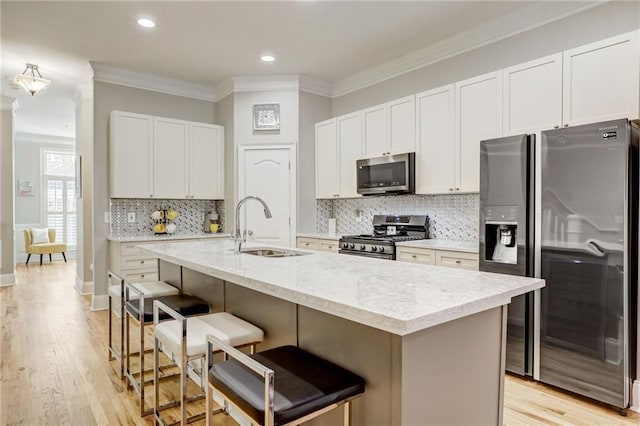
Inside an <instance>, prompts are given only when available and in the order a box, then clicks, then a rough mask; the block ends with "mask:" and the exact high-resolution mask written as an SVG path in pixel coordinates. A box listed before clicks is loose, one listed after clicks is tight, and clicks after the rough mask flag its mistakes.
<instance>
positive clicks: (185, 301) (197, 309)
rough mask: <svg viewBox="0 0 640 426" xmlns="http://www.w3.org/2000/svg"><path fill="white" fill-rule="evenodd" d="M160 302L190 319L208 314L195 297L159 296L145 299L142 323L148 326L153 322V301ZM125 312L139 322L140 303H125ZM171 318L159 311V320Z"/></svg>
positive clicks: (205, 304)
mask: <svg viewBox="0 0 640 426" xmlns="http://www.w3.org/2000/svg"><path fill="white" fill-rule="evenodd" d="M154 300H160V301H161V302H163V303H164V304H166V305H167V306H168V307H170V308H171V309H173V310H174V311H176V312H178V313H179V314H180V315H182V316H185V317H190V316H194V315H202V314H208V313H209V305H208V304H207V303H206V302H205V301H203V300H202V299H199V298H197V297H195V296H189V295H186V294H176V295H172V296H161V297H153V298H148V299H145V301H144V319H143V320H142V322H144V323H145V324H149V323H152V322H153V301H154ZM127 311H128V312H129V313H130V314H131V315H132V316H133V317H134V318H136V319H137V320H138V321H140V301H139V300H138V299H131V300H129V301H128V302H127ZM169 318H171V316H169V314H167V313H166V312H162V311H160V320H161V321H162V320H166V319H169Z"/></svg>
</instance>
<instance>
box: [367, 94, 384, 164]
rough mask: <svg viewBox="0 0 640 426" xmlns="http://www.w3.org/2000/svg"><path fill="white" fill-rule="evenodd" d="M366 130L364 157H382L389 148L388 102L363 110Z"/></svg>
mask: <svg viewBox="0 0 640 426" xmlns="http://www.w3.org/2000/svg"><path fill="white" fill-rule="evenodd" d="M362 121H363V132H364V135H363V136H364V157H365V158H371V157H380V156H381V155H385V154H386V153H387V151H388V150H389V147H388V140H389V133H388V126H387V104H383V105H378V106H374V107H373V108H368V109H365V110H364V111H362Z"/></svg>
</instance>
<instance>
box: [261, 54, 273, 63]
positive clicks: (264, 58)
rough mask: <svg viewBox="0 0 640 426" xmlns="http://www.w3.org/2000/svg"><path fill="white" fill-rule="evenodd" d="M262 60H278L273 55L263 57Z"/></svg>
mask: <svg viewBox="0 0 640 426" xmlns="http://www.w3.org/2000/svg"><path fill="white" fill-rule="evenodd" d="M260 59H261V60H262V62H273V61H275V60H276V58H274V57H273V56H271V55H262V56H261V57H260Z"/></svg>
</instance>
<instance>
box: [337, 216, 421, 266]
mask: <svg viewBox="0 0 640 426" xmlns="http://www.w3.org/2000/svg"><path fill="white" fill-rule="evenodd" d="M428 235H429V216H422V215H408V216H392V215H375V216H374V217H373V234H368V235H346V236H344V237H342V238H340V253H342V254H351V255H356V256H367V257H374V258H378V259H389V260H395V259H396V243H398V242H401V241H413V240H424V239H426V238H428Z"/></svg>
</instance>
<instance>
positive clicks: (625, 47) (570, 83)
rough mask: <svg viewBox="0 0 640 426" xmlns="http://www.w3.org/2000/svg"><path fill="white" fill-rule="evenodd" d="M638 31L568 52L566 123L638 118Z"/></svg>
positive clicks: (565, 90)
mask: <svg viewBox="0 0 640 426" xmlns="http://www.w3.org/2000/svg"><path fill="white" fill-rule="evenodd" d="M638 61H639V54H638V32H637V31H633V32H630V33H627V34H623V35H621V36H617V37H613V38H610V39H607V40H602V41H599V42H597V43H591V44H589V45H586V46H582V47H578V48H576V49H572V50H567V51H566V52H564V68H563V70H564V79H563V91H564V106H563V121H564V125H567V126H569V125H575V124H585V123H592V122H597V121H602V120H609V119H615V118H623V117H627V118H630V119H634V118H638V94H639V91H638V80H639V78H638V74H639V72H640V66H639V64H638Z"/></svg>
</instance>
